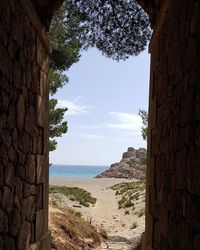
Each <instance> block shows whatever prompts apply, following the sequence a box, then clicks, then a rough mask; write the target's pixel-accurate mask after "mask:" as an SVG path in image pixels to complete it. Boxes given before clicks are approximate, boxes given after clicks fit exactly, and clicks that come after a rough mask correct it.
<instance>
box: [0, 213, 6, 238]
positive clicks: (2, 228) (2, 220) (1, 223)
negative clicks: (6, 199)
mask: <svg viewBox="0 0 200 250" xmlns="http://www.w3.org/2000/svg"><path fill="white" fill-rule="evenodd" d="M7 232H8V218H7V215H6V213H5V212H4V211H3V210H2V209H0V233H3V234H6V233H7Z"/></svg>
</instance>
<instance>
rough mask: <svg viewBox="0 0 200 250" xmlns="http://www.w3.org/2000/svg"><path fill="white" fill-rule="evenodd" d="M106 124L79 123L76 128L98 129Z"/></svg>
mask: <svg viewBox="0 0 200 250" xmlns="http://www.w3.org/2000/svg"><path fill="white" fill-rule="evenodd" d="M105 127H106V126H105V125H103V124H99V125H98V124H92V125H77V126H76V128H81V129H98V128H105Z"/></svg>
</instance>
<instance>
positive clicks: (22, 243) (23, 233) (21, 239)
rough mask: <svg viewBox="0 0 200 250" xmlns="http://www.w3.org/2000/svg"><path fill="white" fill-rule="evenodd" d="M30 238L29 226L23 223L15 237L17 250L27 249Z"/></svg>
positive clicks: (27, 223)
mask: <svg viewBox="0 0 200 250" xmlns="http://www.w3.org/2000/svg"><path fill="white" fill-rule="evenodd" d="M30 238H31V224H30V223H29V222H27V221H24V222H23V224H22V226H21V227H20V231H19V233H18V236H17V247H18V249H28V247H29V242H30Z"/></svg>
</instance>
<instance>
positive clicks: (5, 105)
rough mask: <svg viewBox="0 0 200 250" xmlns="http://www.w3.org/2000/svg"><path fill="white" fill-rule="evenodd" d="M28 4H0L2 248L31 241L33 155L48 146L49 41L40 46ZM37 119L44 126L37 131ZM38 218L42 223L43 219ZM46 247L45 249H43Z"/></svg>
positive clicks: (38, 29) (44, 170)
mask: <svg viewBox="0 0 200 250" xmlns="http://www.w3.org/2000/svg"><path fill="white" fill-rule="evenodd" d="M31 2H32V1H29V0H27V1H13V0H8V1H1V4H0V54H1V59H2V60H0V109H1V112H0V201H1V202H0V212H1V211H2V213H0V249H2V250H5V249H7V250H15V249H17V250H25V249H28V247H29V244H32V243H34V241H35V224H36V221H35V220H36V204H38V202H40V203H41V205H40V208H41V209H42V208H43V207H44V204H43V202H44V201H43V198H42V199H41V198H39V197H38V196H37V195H36V194H37V192H36V191H37V185H36V182H37V179H36V178H37V165H36V159H37V154H38V153H39V154H41V155H43V154H44V152H45V154H46V155H48V151H47V150H44V145H46V144H47V143H48V137H47V136H44V129H45V131H46V130H48V112H46V111H47V109H48V107H47V106H48V104H47V103H48V83H47V68H48V60H47V57H48V55H47V51H48V48H47V47H46V46H47V45H48V42H46V43H45V39H46V35H45V29H44V27H43V26H42V25H41V24H40V20H39V19H38V17H37V14H36V13H35V10H34V8H33V6H32V5H31ZM43 36H44V37H43ZM41 96H42V103H41V106H40V105H39V108H40V107H43V110H41V111H39V110H38V105H37V100H38V99H39V98H40V97H41ZM42 120H43V121H42ZM38 121H40V122H41V123H43V125H42V127H41V126H40V124H41V123H40V122H39V123H38ZM44 140H47V142H45V141H44ZM42 164H45V166H42ZM40 169H41V170H42V172H40V173H41V174H40V177H39V179H40V183H41V185H43V181H44V180H46V181H47V180H48V178H47V176H48V164H47V163H44V162H41V163H40ZM44 176H45V177H44ZM46 183H47V182H46ZM44 192H48V190H47V189H45V191H44V190H43V189H42V191H41V195H42V197H43V195H44ZM46 196H47V195H46ZM47 197H48V196H47ZM37 198H38V199H39V200H38V201H36V199H37ZM45 206H46V205H45ZM38 209H39V208H38ZM38 211H39V210H38ZM46 214H47V210H46ZM39 219H40V220H41V222H40V223H42V221H43V217H42V216H41V217H40V218H39ZM29 222H30V223H29ZM44 222H46V218H45V217H44ZM45 225H46V224H45ZM45 230H46V232H45V231H44V232H43V233H44V234H45V233H47V232H48V227H47V226H46V227H45ZM37 240H40V239H39V238H38V239H37ZM48 249H50V246H48V248H46V249H45V250H48Z"/></svg>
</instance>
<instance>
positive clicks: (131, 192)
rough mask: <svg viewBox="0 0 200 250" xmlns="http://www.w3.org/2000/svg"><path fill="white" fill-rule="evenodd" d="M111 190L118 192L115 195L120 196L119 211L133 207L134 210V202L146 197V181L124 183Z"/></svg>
mask: <svg viewBox="0 0 200 250" xmlns="http://www.w3.org/2000/svg"><path fill="white" fill-rule="evenodd" d="M111 189H113V190H115V191H116V192H115V195H117V196H120V199H119V201H118V206H119V209H121V208H129V207H132V210H134V209H135V206H134V205H135V204H134V202H136V201H138V200H139V199H140V198H143V197H144V192H145V183H144V181H137V182H128V183H127V182H123V183H119V184H116V185H114V186H112V187H111Z"/></svg>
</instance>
